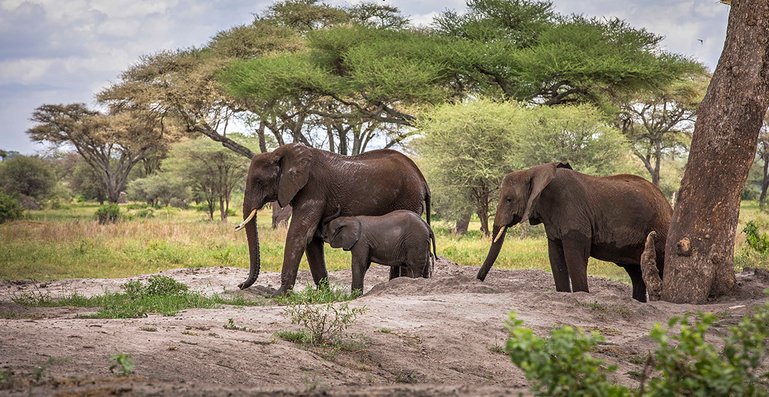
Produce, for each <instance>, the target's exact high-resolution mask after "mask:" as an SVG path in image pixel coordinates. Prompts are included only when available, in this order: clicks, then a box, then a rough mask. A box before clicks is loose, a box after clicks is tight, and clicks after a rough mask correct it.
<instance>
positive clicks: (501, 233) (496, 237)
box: [491, 226, 507, 243]
mask: <svg viewBox="0 0 769 397" xmlns="http://www.w3.org/2000/svg"><path fill="white" fill-rule="evenodd" d="M506 231H507V226H505V227H503V228H502V229H499V233H497V235H496V236H495V237H494V240H492V241H491V242H492V243H496V242H497V240H499V238H500V237H502V235H503V234H505V232H506Z"/></svg>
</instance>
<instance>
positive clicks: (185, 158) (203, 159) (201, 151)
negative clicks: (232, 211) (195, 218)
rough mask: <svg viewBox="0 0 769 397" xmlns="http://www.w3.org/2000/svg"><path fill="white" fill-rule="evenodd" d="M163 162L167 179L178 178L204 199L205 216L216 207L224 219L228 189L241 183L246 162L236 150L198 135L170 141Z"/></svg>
mask: <svg viewBox="0 0 769 397" xmlns="http://www.w3.org/2000/svg"><path fill="white" fill-rule="evenodd" d="M163 166H164V168H166V171H165V172H168V173H169V174H171V175H172V178H170V179H173V178H180V179H182V180H183V181H185V182H186V183H187V185H188V186H190V188H191V189H192V193H193V194H195V195H197V196H198V198H200V199H202V200H203V201H205V202H206V204H207V206H208V216H209V219H211V220H213V218H214V211H215V210H216V208H217V207H218V208H219V218H220V219H221V221H222V222H226V221H227V216H228V214H227V212H228V210H229V205H230V199H231V198H232V192H233V190H234V189H236V188H238V187H239V186H242V184H243V179H244V178H245V175H246V167H247V166H248V164H247V163H246V162H244V161H243V160H242V157H241V156H239V155H238V154H237V153H234V152H233V151H231V150H227V149H226V148H222V147H221V146H218V145H216V144H215V143H214V142H211V141H210V140H207V139H205V138H202V137H201V138H197V139H191V140H188V141H185V142H180V143H177V144H174V145H172V147H171V150H170V152H169V157H168V159H167V160H166V161H165V162H164V164H163Z"/></svg>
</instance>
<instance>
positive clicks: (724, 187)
mask: <svg viewBox="0 0 769 397" xmlns="http://www.w3.org/2000/svg"><path fill="white" fill-rule="evenodd" d="M768 74H769V0H753V1H749V0H734V1H733V2H732V5H731V10H730V14H729V23H728V26H727V34H726V42H725V45H724V50H723V52H722V54H721V59H720V60H719V62H718V66H717V67H716V70H715V72H714V74H713V79H712V80H711V82H710V86H709V87H708V91H707V94H706V95H705V98H704V100H703V101H702V104H701V105H700V110H699V116H698V118H697V122H696V124H695V129H694V135H693V139H692V145H691V151H690V155H689V162H688V164H687V165H686V170H685V171H684V177H683V180H682V182H681V189H680V191H679V199H678V204H677V205H676V208H675V211H674V213H673V220H672V223H671V226H670V231H669V233H668V238H667V242H666V246H665V270H664V272H665V273H664V277H663V288H662V299H663V300H665V301H669V302H677V303H705V302H706V301H707V299H708V297H711V296H720V295H723V294H724V293H726V292H727V291H729V290H730V289H732V288H733V287H734V284H735V276H734V269H733V253H734V239H735V234H736V230H737V221H738V215H739V208H740V207H739V205H740V194H741V192H742V189H743V187H744V185H745V180H746V178H747V175H748V170H749V168H750V166H751V164H752V162H753V156H754V154H755V148H756V143H757V139H758V134H759V131H760V128H761V122H762V119H763V117H764V114H765V113H766V109H767V106H768V105H769V76H767V75H768Z"/></svg>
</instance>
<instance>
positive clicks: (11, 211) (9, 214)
mask: <svg viewBox="0 0 769 397" xmlns="http://www.w3.org/2000/svg"><path fill="white" fill-rule="evenodd" d="M21 214H22V209H21V206H20V205H19V202H18V201H16V199H14V198H13V197H11V196H9V195H7V194H5V193H3V192H0V223H4V222H7V221H12V220H16V219H19V218H21Z"/></svg>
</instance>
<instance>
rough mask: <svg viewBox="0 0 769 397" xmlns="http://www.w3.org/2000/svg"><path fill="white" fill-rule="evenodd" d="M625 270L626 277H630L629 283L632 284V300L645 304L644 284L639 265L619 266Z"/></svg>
mask: <svg viewBox="0 0 769 397" xmlns="http://www.w3.org/2000/svg"><path fill="white" fill-rule="evenodd" d="M617 265H619V266H622V267H624V268H625V271H626V272H627V275H628V276H630V282H631V283H632V284H633V299H635V300H637V301H639V302H646V283H644V279H643V276H642V274H641V266H639V265H621V264H619V263H618V264H617Z"/></svg>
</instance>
